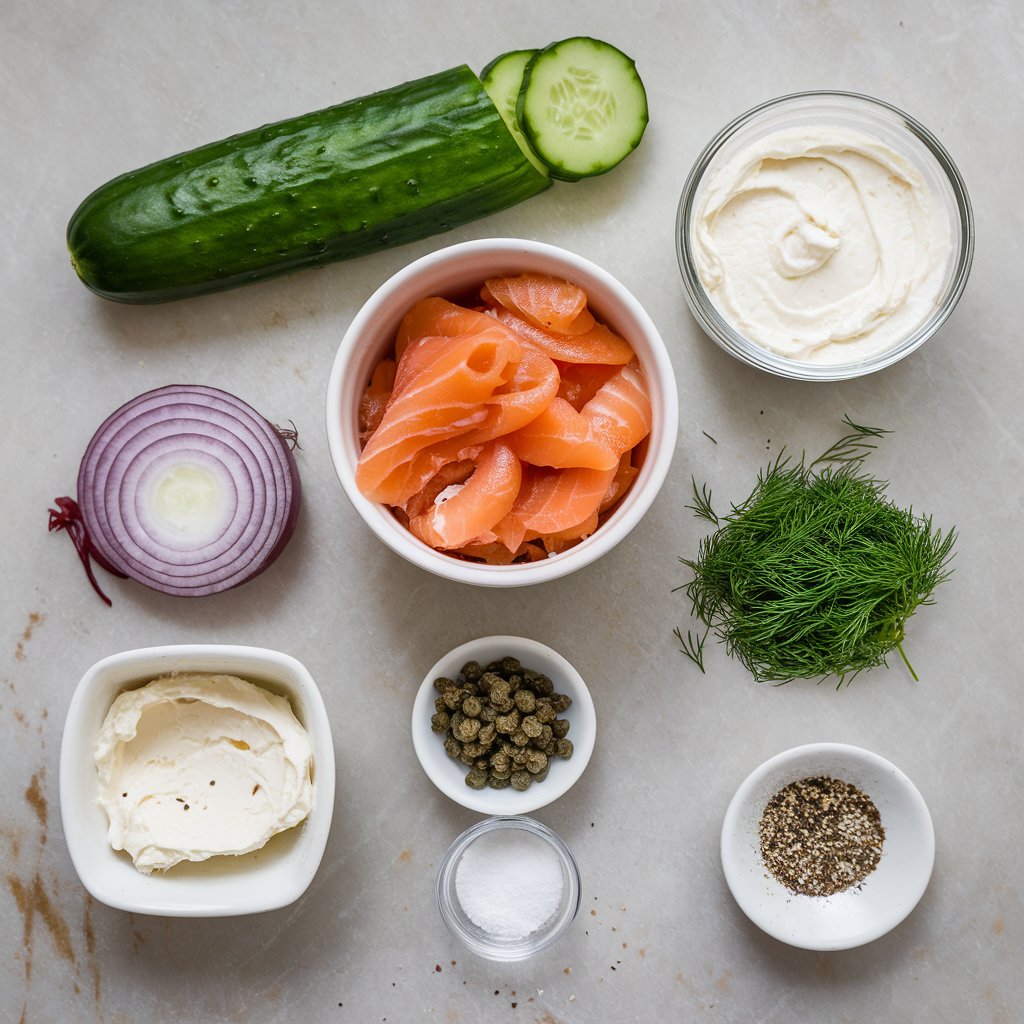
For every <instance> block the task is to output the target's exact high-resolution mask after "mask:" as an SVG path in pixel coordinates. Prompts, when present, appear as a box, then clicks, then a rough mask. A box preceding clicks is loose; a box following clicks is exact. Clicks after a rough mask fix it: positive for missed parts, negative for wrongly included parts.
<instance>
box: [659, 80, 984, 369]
mask: <svg viewBox="0 0 1024 1024" xmlns="http://www.w3.org/2000/svg"><path fill="white" fill-rule="evenodd" d="M822 123H826V124H833V125H836V126H838V127H843V128H849V129H854V130H857V131H860V132H861V133H863V134H866V135H871V136H874V137H875V138H878V139H880V140H881V141H882V142H884V143H886V144H888V145H890V146H891V147H892V148H893V149H894V150H895V151H896V152H898V153H900V154H901V155H902V156H903V157H904V158H906V159H908V160H909V161H910V162H911V163H912V164H913V165H914V167H915V168H916V169H917V170H918V172H920V174H921V175H922V176H923V178H924V180H925V182H926V183H927V184H928V186H929V188H930V190H931V191H932V192H933V193H934V194H935V195H936V196H937V197H938V198H939V201H940V205H941V206H942V207H943V208H944V209H945V211H946V213H947V216H948V219H949V238H950V253H949V259H948V261H947V265H946V276H945V280H944V282H943V285H942V288H941V291H940V293H939V296H938V298H937V300H936V303H935V308H934V310H933V311H932V313H931V315H930V316H929V317H928V318H927V319H926V320H925V321H924V322H923V323H920V324H918V326H917V327H916V328H914V329H913V330H912V331H911V332H910V333H909V334H908V335H907V336H906V337H904V338H902V339H901V340H900V341H899V342H897V343H896V344H895V345H893V346H892V347H890V348H887V349H885V350H884V351H881V352H877V353H875V354H873V355H869V356H867V357H866V358H864V359H861V360H857V361H853V362H845V363H816V362H806V361H801V360H796V359H789V358H787V357H785V356H780V355H777V354H776V353H774V352H770V351H768V350H767V349H765V348H762V347H761V346H760V345H757V344H755V343H754V342H752V341H750V340H748V339H747V338H746V337H744V336H743V334H741V333H740V332H739V331H738V330H737V329H736V328H735V327H734V326H733V325H732V324H731V323H729V321H728V320H726V319H725V317H724V316H723V315H722V313H721V312H720V311H719V310H718V307H717V306H716V305H715V304H714V302H713V301H712V299H711V297H710V295H708V293H707V291H706V290H705V288H704V284H703V282H702V281H701V279H700V274H699V273H698V271H697V268H696V266H695V264H694V252H693V238H692V227H693V216H694V212H695V210H696V208H697V204H698V200H699V198H700V196H701V195H702V194H703V191H704V187H705V186H706V185H708V184H709V183H710V182H711V180H712V178H713V176H714V175H715V173H716V172H717V171H718V170H719V169H720V168H721V167H722V166H723V165H724V164H725V163H726V162H728V161H729V160H730V159H731V158H732V157H733V156H734V155H735V154H736V153H738V152H739V151H740V150H741V149H743V148H744V147H746V146H748V145H749V144H750V143H752V142H754V141H756V140H757V139H759V138H762V137H764V136H766V135H769V134H771V133H774V132H776V131H778V130H780V129H784V128H794V127H799V126H801V125H805V126H811V125H820V124H822ZM676 257H677V259H678V260H679V269H680V272H681V273H682V277H683V286H684V289H685V291H686V301H687V303H688V304H689V306H690V311H691V312H692V313H693V315H694V318H695V319H696V320H697V322H698V323H699V324H700V326H701V327H702V328H703V330H704V332H705V333H706V334H707V335H708V336H709V337H710V338H711V340H712V341H714V342H716V343H717V344H718V345H719V346H721V347H722V348H723V349H725V351H726V352H728V353H729V354H730V355H732V356H735V357H736V358H737V359H740V360H741V361H742V362H745V363H748V364H749V365H751V366H756V367H758V368H759V369H762V370H767V371H768V372H769V373H774V374H776V375H777V376H780V377H790V378H793V379H796V380H847V379H849V378H852V377H860V376H863V375H864V374H868V373H873V372H875V371H876V370H881V369H883V368H884V367H886V366H891V365H892V364H893V363H895V362H898V361H899V360H900V359H903V358H904V356H907V355H909V354H910V353H911V352H913V351H914V350H915V349H917V348H919V347H920V346H921V345H923V344H924V343H925V341H927V340H928V338H930V337H931V336H932V335H933V334H934V333H935V332H936V331H937V330H938V329H939V327H940V326H941V325H942V323H943V322H944V321H945V320H946V318H947V317H948V316H949V314H950V313H952V312H953V309H954V308H955V307H956V304H957V302H958V301H959V299H960V296H961V294H962V293H963V290H964V286H965V285H966V284H967V277H968V274H969V273H970V269H971V261H972V260H973V257H974V216H973V213H972V211H971V202H970V199H969V197H968V195H967V188H966V186H965V185H964V181H963V178H962V177H961V176H960V172H959V171H958V170H957V168H956V165H955V164H954V163H953V160H952V158H951V157H950V155H949V153H947V152H946V149H945V147H944V146H943V145H942V143H941V142H939V140H938V139H937V138H936V137H935V136H934V135H933V134H932V133H931V132H930V131H929V130H928V129H927V128H925V127H924V125H922V124H920V123H919V122H918V121H915V120H914V118H912V117H911V116H910V115H909V114H905V113H904V112H903V111H902V110H900V109H898V108H897V107H894V106H892V105H891V104H889V103H886V102H884V101H883V100H878V99H874V98H872V97H870V96H864V95H861V94H860V93H854V92H833V91H829V90H822V91H813V92H800V93H793V94H791V95H788V96H781V97H778V98H777V99H773V100H768V101H767V102H766V103H762V104H760V105H759V106H756V107H754V108H752V109H751V110H748V111H747V112H746V113H744V114H741V115H740V116H739V117H737V118H736V119H735V120H734V121H731V122H730V123H729V124H727V125H726V126H725V127H724V128H723V129H722V130H721V131H719V132H718V134H717V135H715V136H714V138H712V139H711V141H710V142H709V143H708V144H707V145H706V146H705V147H704V149H703V151H702V152H701V154H700V155H699V156H698V157H697V160H696V162H695V163H694V165H693V167H692V168H691V170H690V173H689V175H688V176H687V179H686V183H685V184H684V186H683V192H682V196H681V197H680V200H679V209H678V212H677V215H676Z"/></svg>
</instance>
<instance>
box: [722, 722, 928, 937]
mask: <svg viewBox="0 0 1024 1024" xmlns="http://www.w3.org/2000/svg"><path fill="white" fill-rule="evenodd" d="M822 757H828V758H831V759H835V760H839V759H845V760H846V761H847V762H848V763H850V764H851V765H861V766H864V767H869V768H873V769H875V770H877V771H880V772H882V773H884V774H885V775H886V776H888V777H889V778H891V780H892V781H893V783H894V784H895V786H896V787H897V788H898V790H899V792H900V795H901V798H902V799H903V800H904V801H905V802H906V804H907V808H908V810H909V812H910V813H911V814H912V815H913V816H914V824H915V827H916V829H917V836H916V838H917V842H918V847H917V849H916V850H915V853H914V861H915V870H914V874H913V879H912V882H911V883H910V884H909V885H908V886H906V887H905V889H904V891H903V895H904V902H903V904H902V905H901V906H899V907H896V908H894V909H893V910H892V912H890V913H889V914H885V915H880V916H879V917H878V918H876V920H875V921H874V923H873V924H871V925H869V926H867V927H865V928H863V929H862V930H861V931H860V932H858V933H856V934H851V935H848V936H846V937H845V938H843V939H829V938H827V937H820V936H818V937H815V936H810V935H806V936H805V935H799V934H794V933H793V931H792V930H789V929H787V928H784V927H782V926H781V925H780V923H779V919H778V917H777V915H774V914H772V913H771V912H770V911H769V910H768V909H766V903H765V901H761V900H756V899H753V898H750V896H749V892H750V889H749V886H748V885H747V884H746V882H747V878H746V875H745V874H744V872H743V869H742V867H741V866H740V863H739V857H738V856H737V854H736V853H735V841H736V837H737V836H738V835H740V833H741V826H742V819H743V816H744V811H745V810H746V809H747V808H748V807H749V806H750V805H751V802H752V800H753V799H754V798H755V796H756V791H757V789H758V787H759V786H760V785H761V784H762V783H763V782H764V780H765V779H766V778H768V777H769V776H770V775H771V773H772V772H774V771H775V770H777V769H780V768H783V767H786V766H787V765H796V764H799V763H800V762H801V761H805V760H811V759H814V758H822ZM869 795H870V794H869ZM720 853H721V860H722V869H723V872H724V874H725V879H726V883H727V885H728V887H729V890H730V892H731V893H732V895H733V898H734V899H735V900H736V902H737V904H738V905H739V907H740V909H741V910H742V911H743V912H744V914H746V915H747V917H748V918H749V919H750V920H751V921H752V922H753V923H754V924H755V925H757V926H758V927H759V928H760V929H761V930H762V931H764V932H766V933H767V934H769V935H771V936H772V937H773V938H775V939H778V940H779V941H780V942H785V943H786V944H787V945H791V946H796V947H797V948H800V949H811V950H818V951H823V952H829V951H836V950H842V949H852V948H854V947H856V946H862V945H865V944H867V943H869V942H873V941H874V940H875V939H878V938H880V937H881V936H883V935H886V934H887V933H888V932H890V931H891V930H892V929H894V928H895V927H896V926H897V925H899V924H900V923H901V922H902V921H904V920H905V919H906V918H907V917H908V916H909V914H910V913H911V912H912V911H913V909H914V908H915V907H916V906H917V904H918V902H919V901H920V899H921V897H922V896H923V895H924V893H925V890H926V889H927V887H928V883H929V881H930V880H931V874H932V869H933V867H934V864H935V830H934V826H933V823H932V819H931V815H930V814H929V811H928V806H927V804H926V803H925V801H924V797H923V796H922V795H921V793H920V791H919V790H918V789H917V787H916V786H915V785H914V783H913V782H912V781H911V780H910V778H909V777H908V776H907V775H906V774H905V773H904V772H903V771H901V770H900V769H899V768H898V767H897V766H896V765H894V764H893V763H892V762H891V761H888V760H886V759H885V758H884V757H882V756H881V755H879V754H875V753H874V752H872V751H870V750H867V749H866V748H864V747H859V746H855V745H852V744H849V743H835V742H818V743H807V744H803V745H801V746H797V747H791V748H789V749H788V750H783V751H781V752H780V753H778V754H776V755H774V756H773V757H770V758H769V759H768V760H767V761H764V762H762V763H761V764H760V765H758V766H757V767H756V768H755V769H754V770H753V771H752V772H751V773H750V774H749V775H748V776H747V777H746V778H745V779H744V780H743V782H742V783H741V784H740V786H739V788H738V789H737V790H736V793H735V794H734V795H733V797H732V799H731V800H730V802H729V805H728V807H727V809H726V812H725V816H724V819H723V821H722V830H721V839H720ZM762 867H763V865H762ZM837 895H838V896H843V895H844V894H837ZM786 898H787V903H788V902H789V901H790V900H793V901H799V900H809V899H816V898H815V897H802V896H796V895H793V894H789V893H787V894H786ZM771 902H772V904H773V905H774V904H775V902H776V901H774V900H773V901H771Z"/></svg>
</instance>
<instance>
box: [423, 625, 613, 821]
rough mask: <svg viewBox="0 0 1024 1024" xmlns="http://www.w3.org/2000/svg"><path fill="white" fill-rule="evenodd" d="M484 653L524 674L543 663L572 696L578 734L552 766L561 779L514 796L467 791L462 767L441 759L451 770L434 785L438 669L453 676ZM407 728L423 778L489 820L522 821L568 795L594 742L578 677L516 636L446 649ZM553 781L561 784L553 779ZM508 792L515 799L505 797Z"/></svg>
mask: <svg viewBox="0 0 1024 1024" xmlns="http://www.w3.org/2000/svg"><path fill="white" fill-rule="evenodd" d="M486 648H494V649H497V650H501V651H502V652H503V654H502V655H501V656H504V655H511V656H512V657H515V658H519V660H520V661H521V662H522V663H523V664H524V665H525V666H526V667H527V668H532V669H534V671H544V670H543V668H542V667H541V666H539V665H538V666H534V665H532V664H530V660H529V659H530V658H536V659H537V660H538V661H541V660H544V661H548V662H550V663H552V664H553V665H555V666H556V667H557V669H558V671H559V672H560V673H561V674H562V675H563V676H564V677H565V678H566V679H567V680H568V681H569V683H570V685H571V686H572V689H573V691H574V692H573V698H572V699H573V706H574V707H575V708H576V711H577V715H576V717H577V721H576V723H574V724H575V725H577V726H578V727H579V728H577V731H576V732H575V733H572V735H570V736H569V739H571V740H572V742H573V752H572V757H571V758H569V760H568V761H566V762H565V763H564V765H558V766H556V767H564V768H565V769H567V770H566V771H565V772H564V773H555V774H554V775H551V774H549V775H548V777H547V778H546V779H545V780H544V781H543V782H538V783H534V785H532V786H530V788H529V789H528V790H526V792H524V793H518V792H515V791H512V790H511V789H502V790H492V789H489V788H487V787H485V788H484V789H481V790H476V789H470V787H469V786H467V785H466V783H465V771H464V770H463V766H462V765H459V764H458V763H457V762H455V761H454V760H452V759H451V758H448V755H447V754H444V757H445V759H446V761H447V762H450V764H451V767H452V770H453V775H452V779H453V781H452V782H451V783H449V782H448V781H447V780H446V779H439V778H438V777H437V776H436V774H434V773H433V772H431V771H430V769H429V767H428V765H429V764H430V762H431V761H432V760H435V759H438V758H437V748H438V747H440V746H441V737H440V736H439V735H438V734H437V733H435V732H433V731H431V728H430V717H431V715H432V714H433V704H434V695H435V691H434V680H435V679H436V678H437V677H438V676H440V675H441V674H442V673H443V671H444V667H445V666H447V665H451V664H456V666H457V667H456V670H455V671H456V672H457V671H458V668H461V667H462V665H463V664H465V663H466V662H467V661H471V660H477V661H479V660H480V659H479V658H478V657H477V654H478V652H479V651H480V650H481V649H486ZM487 660H493V659H490V658H489V659H487ZM545 674H546V675H550V672H545ZM411 726H412V743H413V748H414V749H415V751H416V757H417V759H418V760H419V762H420V767H421V768H422V769H423V772H424V774H425V775H426V776H427V778H428V779H430V781H431V782H432V783H433V784H434V786H435V787H436V788H437V789H438V790H440V792H442V793H443V794H444V795H445V796H447V797H449V798H450V799H451V800H454V801H455V803H457V804H461V805H462V806H463V807H466V808H468V809H469V810H471V811H477V812H478V813H480V814H486V815H491V816H495V817H516V816H523V815H527V814H530V813H532V812H533V811H537V810H539V809H540V808H541V807H546V806H547V805H548V804H550V803H553V802H554V801H555V800H557V799H558V798H559V797H562V796H564V795H565V794H566V793H568V792H569V790H570V789H572V787H573V786H574V785H575V784H576V783H577V782H578V781H579V779H580V778H581V777H582V776H583V773H584V771H586V768H587V765H588V764H589V763H590V758H591V755H592V754H593V753H594V744H595V742H596V739H597V713H596V711H595V709H594V699H593V697H592V696H591V693H590V690H589V689H588V687H587V684H586V682H585V681H584V679H583V677H582V676H581V675H580V673H579V672H578V671H577V670H576V669H575V668H574V667H573V665H572V664H571V662H569V661H568V660H566V658H565V657H563V656H562V655H561V654H559V653H558V652H557V651H556V650H554V649H553V648H551V647H548V646H547V645H546V644H542V643H541V642H540V641H539V640H531V639H529V638H528V637H522V636H502V635H496V636H483V637H478V638H477V639H475V640H468V641H467V642H466V643H464V644H460V645H459V646H458V647H454V648H452V650H450V651H448V653H447V654H444V655H442V656H441V657H440V658H438V660H437V661H436V662H435V663H434V665H433V666H432V667H431V668H430V670H429V671H428V672H427V674H426V675H425V676H424V677H423V682H422V683H421V684H420V687H419V689H418V690H417V691H416V698H415V700H414V701H413V708H412V722H411ZM570 732H571V730H570ZM442 753H443V749H442ZM559 775H561V778H559V777H558V776H559ZM510 792H513V793H515V795H514V796H509V795H508V794H509V793H510ZM513 804H514V805H513Z"/></svg>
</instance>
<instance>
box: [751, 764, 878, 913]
mask: <svg viewBox="0 0 1024 1024" xmlns="http://www.w3.org/2000/svg"><path fill="white" fill-rule="evenodd" d="M758 836H759V838H760V841H761V855H762V857H763V858H764V863H765V867H767V868H768V870H769V871H770V872H771V874H772V876H773V877H774V878H775V879H777V880H778V881H779V882H781V883H782V884H783V885H784V886H785V887H786V888H787V889H788V890H789V891H790V892H793V893H797V894H799V895H802V896H833V895H835V894H836V893H839V892H843V891H844V890H846V889H849V888H852V887H853V886H855V885H857V884H858V883H859V882H862V881H863V880H864V879H865V878H866V877H867V876H868V875H870V874H871V872H872V871H874V870H875V868H876V867H877V866H878V862H879V861H880V860H881V857H882V844H883V842H884V840H885V829H884V828H883V827H882V818H881V815H880V814H879V813H878V808H877V807H876V806H875V805H874V803H873V802H872V800H871V798H870V797H869V796H868V795H867V794H865V793H863V792H861V791H860V790H859V789H857V787H856V786H853V785H851V784H850V783H848V782H843V781H842V780H840V779H833V778H830V777H828V776H818V777H816V778H808V779H800V780H799V781H798V782H793V783H791V784H790V785H788V786H786V787H785V788H784V789H781V790H779V792H778V793H776V794H775V796H773V797H772V798H771V800H769V801H768V806H767V807H765V809H764V814H763V815H762V816H761V823H760V826H759V828H758Z"/></svg>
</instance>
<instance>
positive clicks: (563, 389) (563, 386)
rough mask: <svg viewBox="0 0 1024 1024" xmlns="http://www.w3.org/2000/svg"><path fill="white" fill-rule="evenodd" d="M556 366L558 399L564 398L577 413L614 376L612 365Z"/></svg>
mask: <svg viewBox="0 0 1024 1024" xmlns="http://www.w3.org/2000/svg"><path fill="white" fill-rule="evenodd" d="M555 365H556V366H558V376H559V378H560V382H559V385H558V397H559V398H564V399H565V400H566V401H567V402H568V403H569V404H570V405H571V406H572V407H573V408H574V409H575V410H576V411H577V412H582V410H583V406H585V405H586V404H587V402H589V401H590V400H591V399H592V398H593V397H594V395H596V394H597V392H598V389H599V388H601V387H602V385H604V384H607V383H608V380H609V378H611V377H613V376H614V375H615V370H616V367H615V365H614V364H607V363H556V364H555Z"/></svg>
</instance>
